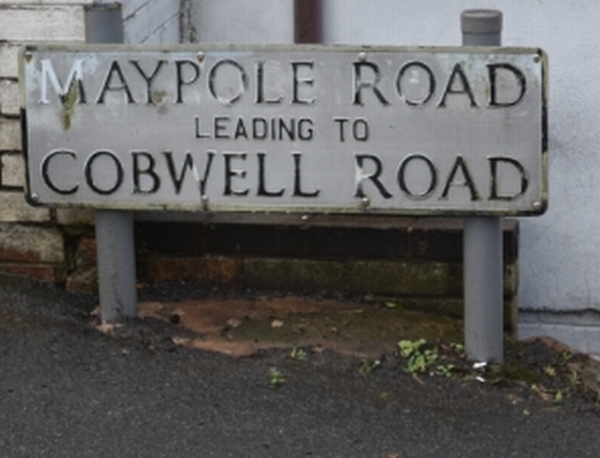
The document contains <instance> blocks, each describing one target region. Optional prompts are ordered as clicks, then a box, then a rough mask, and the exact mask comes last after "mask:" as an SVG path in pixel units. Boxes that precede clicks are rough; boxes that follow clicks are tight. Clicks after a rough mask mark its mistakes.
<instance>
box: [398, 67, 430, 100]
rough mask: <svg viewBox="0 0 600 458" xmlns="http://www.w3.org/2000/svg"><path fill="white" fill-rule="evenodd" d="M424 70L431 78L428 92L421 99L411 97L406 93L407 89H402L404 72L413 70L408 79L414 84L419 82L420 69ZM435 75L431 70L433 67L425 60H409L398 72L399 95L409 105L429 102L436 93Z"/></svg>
mask: <svg viewBox="0 0 600 458" xmlns="http://www.w3.org/2000/svg"><path fill="white" fill-rule="evenodd" d="M418 69H421V70H424V71H425V73H426V74H427V77H428V79H429V90H428V92H427V93H426V94H425V95H424V96H423V97H422V98H421V99H416V100H414V99H412V100H411V99H409V98H408V97H407V96H406V95H405V91H403V90H402V81H403V78H404V74H405V73H406V72H407V71H408V70H410V71H411V76H410V77H409V79H408V82H409V83H414V84H419V70H418ZM435 85H436V82H435V76H434V75H433V72H432V71H431V69H430V68H429V67H428V66H427V65H425V64H424V63H423V62H419V61H411V62H407V63H406V64H404V65H403V66H402V68H400V71H399V72H398V78H396V90H397V91H398V95H399V96H400V99H401V100H402V101H404V102H405V103H406V104H407V105H411V106H415V107H416V106H421V105H425V104H426V103H427V102H429V99H431V97H432V96H433V94H434V93H435Z"/></svg>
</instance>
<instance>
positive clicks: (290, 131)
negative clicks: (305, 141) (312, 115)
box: [278, 118, 296, 141]
mask: <svg viewBox="0 0 600 458" xmlns="http://www.w3.org/2000/svg"><path fill="white" fill-rule="evenodd" d="M284 132H285V133H286V135H287V139H288V140H291V141H296V120H295V119H294V118H292V119H290V120H289V125H288V124H286V123H285V119H284V118H279V126H278V137H279V140H283V133H284Z"/></svg>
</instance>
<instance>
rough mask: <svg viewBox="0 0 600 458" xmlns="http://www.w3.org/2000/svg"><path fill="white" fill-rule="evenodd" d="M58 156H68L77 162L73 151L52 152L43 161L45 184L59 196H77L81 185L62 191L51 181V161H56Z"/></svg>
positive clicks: (76, 184)
mask: <svg viewBox="0 0 600 458" xmlns="http://www.w3.org/2000/svg"><path fill="white" fill-rule="evenodd" d="M57 156H67V157H70V158H73V159H74V160H75V161H76V160H77V156H76V155H75V152H74V151H71V150H56V151H52V152H51V153H50V154H48V155H47V156H46V157H45V158H44V159H43V160H42V179H43V180H44V183H46V186H48V187H49V188H50V189H52V190H53V191H54V192H56V193H57V194H61V195H63V196H68V195H71V194H75V193H76V192H77V190H78V189H79V183H75V184H74V185H73V187H71V188H68V189H61V188H59V187H58V186H56V185H55V184H54V183H53V182H52V180H51V179H50V173H49V171H48V169H49V167H50V160H52V159H54V158H55V157H57Z"/></svg>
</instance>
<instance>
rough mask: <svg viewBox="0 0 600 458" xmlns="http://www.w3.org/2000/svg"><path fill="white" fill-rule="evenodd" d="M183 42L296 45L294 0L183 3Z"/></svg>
mask: <svg viewBox="0 0 600 458" xmlns="http://www.w3.org/2000/svg"><path fill="white" fill-rule="evenodd" d="M182 10H183V13H184V14H185V15H187V16H188V18H187V19H186V20H185V22H186V23H187V25H186V26H185V27H183V30H182V32H183V35H184V41H190V42H211V43H293V42H294V1H293V0H242V1H240V0H182Z"/></svg>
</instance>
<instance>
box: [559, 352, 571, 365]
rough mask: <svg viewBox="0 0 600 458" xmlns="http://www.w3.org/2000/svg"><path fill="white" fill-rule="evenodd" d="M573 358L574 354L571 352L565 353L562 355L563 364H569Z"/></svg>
mask: <svg viewBox="0 0 600 458" xmlns="http://www.w3.org/2000/svg"><path fill="white" fill-rule="evenodd" d="M572 357H573V354H572V353H571V352H569V351H563V352H562V353H561V354H560V358H561V359H562V360H563V362H565V363H566V362H568V361H569V360H570V359H571V358H572Z"/></svg>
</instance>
